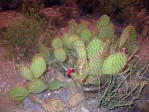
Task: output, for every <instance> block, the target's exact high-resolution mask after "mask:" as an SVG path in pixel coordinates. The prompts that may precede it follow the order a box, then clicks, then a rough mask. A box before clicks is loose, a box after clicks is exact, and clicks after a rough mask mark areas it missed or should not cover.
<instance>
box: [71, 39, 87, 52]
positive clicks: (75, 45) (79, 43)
mask: <svg viewBox="0 0 149 112" xmlns="http://www.w3.org/2000/svg"><path fill="white" fill-rule="evenodd" d="M80 47H85V44H84V42H83V41H82V40H81V39H77V40H75V41H74V43H73V49H74V50H76V49H77V48H80Z"/></svg>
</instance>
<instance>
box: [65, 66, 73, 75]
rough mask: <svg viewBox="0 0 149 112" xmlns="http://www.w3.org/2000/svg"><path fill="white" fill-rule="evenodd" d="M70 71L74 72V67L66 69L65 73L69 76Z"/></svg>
mask: <svg viewBox="0 0 149 112" xmlns="http://www.w3.org/2000/svg"><path fill="white" fill-rule="evenodd" d="M72 73H74V68H70V69H68V70H67V71H66V75H67V76H69V77H70V76H71V74H72Z"/></svg>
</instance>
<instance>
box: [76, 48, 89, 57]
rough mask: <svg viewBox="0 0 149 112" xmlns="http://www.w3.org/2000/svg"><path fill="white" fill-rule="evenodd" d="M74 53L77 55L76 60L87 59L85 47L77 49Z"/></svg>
mask: <svg viewBox="0 0 149 112" xmlns="http://www.w3.org/2000/svg"><path fill="white" fill-rule="evenodd" d="M76 53H77V57H78V59H86V58H87V56H86V49H85V47H77V48H76Z"/></svg>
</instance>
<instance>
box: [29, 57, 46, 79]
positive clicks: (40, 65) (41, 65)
mask: <svg viewBox="0 0 149 112" xmlns="http://www.w3.org/2000/svg"><path fill="white" fill-rule="evenodd" d="M30 70H31V71H32V73H33V74H34V77H35V78H39V77H40V76H41V75H43V73H44V72H45V71H46V62H45V61H44V59H43V58H41V57H38V58H34V59H33V60H32V64H31V67H30Z"/></svg>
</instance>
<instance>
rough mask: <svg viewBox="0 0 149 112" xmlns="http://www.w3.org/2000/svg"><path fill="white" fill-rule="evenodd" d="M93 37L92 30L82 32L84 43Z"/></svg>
mask: <svg viewBox="0 0 149 112" xmlns="http://www.w3.org/2000/svg"><path fill="white" fill-rule="evenodd" d="M91 37H92V34H91V32H90V30H88V29H85V30H83V31H82V32H81V39H82V40H83V42H84V43H88V42H89V41H90V39H91Z"/></svg>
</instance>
